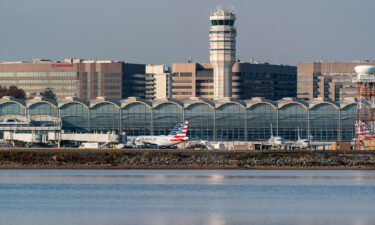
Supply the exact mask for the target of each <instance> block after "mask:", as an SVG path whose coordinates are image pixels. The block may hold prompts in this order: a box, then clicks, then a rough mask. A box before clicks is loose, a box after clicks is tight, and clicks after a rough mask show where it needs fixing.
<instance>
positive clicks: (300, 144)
mask: <svg viewBox="0 0 375 225" xmlns="http://www.w3.org/2000/svg"><path fill="white" fill-rule="evenodd" d="M297 132H298V134H297V135H298V139H297V141H296V142H295V143H294V144H293V146H294V147H296V148H308V147H310V139H301V136H300V133H299V127H298V131H297Z"/></svg>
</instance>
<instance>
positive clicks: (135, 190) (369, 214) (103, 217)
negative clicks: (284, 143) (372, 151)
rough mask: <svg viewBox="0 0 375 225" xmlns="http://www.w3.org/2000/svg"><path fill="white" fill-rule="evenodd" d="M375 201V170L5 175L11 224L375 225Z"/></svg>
mask: <svg viewBox="0 0 375 225" xmlns="http://www.w3.org/2000/svg"><path fill="white" fill-rule="evenodd" d="M374 202H375V171H217V170H210V171H201V170H199V171H198V170H195V171H174V170H164V171H144V170H132V171H122V170H116V171H95V170H90V171H84V170H80V171H74V170H49V171H12V170H8V171H0V218H1V221H6V222H7V223H6V224H26V225H28V224H29V225H37V224H38V225H39V224H54V225H66V224H81V225H86V224H87V225H88V224H90V225H92V224H116V225H117V224H131V225H138V224H150V225H161V224H179V225H184V224H207V225H224V224H226V225H227V224H230V225H237V224H238V225H240V224H249V223H250V224H266V225H274V224H278V225H283V224H285V225H287V224H288V225H290V224H298V225H317V224H318V225H320V224H342V225H353V224H354V225H370V224H371V225H373V224H375V215H374V213H373V203H374ZM20 212H22V214H21V216H20ZM1 224H2V223H1Z"/></svg>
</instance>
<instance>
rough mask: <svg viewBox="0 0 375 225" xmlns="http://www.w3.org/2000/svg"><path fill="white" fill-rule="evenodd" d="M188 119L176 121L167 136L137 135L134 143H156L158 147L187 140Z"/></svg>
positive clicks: (169, 145)
mask: <svg viewBox="0 0 375 225" xmlns="http://www.w3.org/2000/svg"><path fill="white" fill-rule="evenodd" d="M188 126H189V121H187V120H186V121H185V122H180V123H178V124H177V125H176V126H175V127H174V129H173V130H172V131H171V132H170V133H169V134H168V135H167V136H138V137H136V138H135V145H137V146H138V145H156V146H158V147H171V146H174V145H177V144H179V143H182V142H184V141H187V140H189V137H187V136H186V133H187V129H188Z"/></svg>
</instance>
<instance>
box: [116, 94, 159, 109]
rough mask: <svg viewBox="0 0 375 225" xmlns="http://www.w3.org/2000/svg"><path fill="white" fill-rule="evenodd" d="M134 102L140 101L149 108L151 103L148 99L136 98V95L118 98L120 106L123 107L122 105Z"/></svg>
mask: <svg viewBox="0 0 375 225" xmlns="http://www.w3.org/2000/svg"><path fill="white" fill-rule="evenodd" d="M134 103H141V104H144V105H146V106H147V107H149V108H151V107H152V103H151V102H150V101H148V100H145V99H141V98H138V97H129V98H126V99H122V100H120V106H121V108H124V107H126V106H128V105H130V104H134Z"/></svg>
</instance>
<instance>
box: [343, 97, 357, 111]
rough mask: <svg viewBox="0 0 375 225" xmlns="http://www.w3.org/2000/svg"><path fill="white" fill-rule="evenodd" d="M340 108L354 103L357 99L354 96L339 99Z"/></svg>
mask: <svg viewBox="0 0 375 225" xmlns="http://www.w3.org/2000/svg"><path fill="white" fill-rule="evenodd" d="M339 104H340V108H341V109H343V108H345V107H347V106H349V105H355V104H357V99H355V98H344V99H343V100H342V101H340V103H339Z"/></svg>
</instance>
